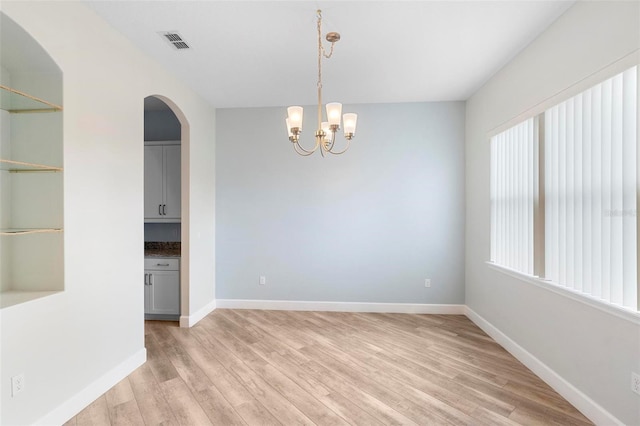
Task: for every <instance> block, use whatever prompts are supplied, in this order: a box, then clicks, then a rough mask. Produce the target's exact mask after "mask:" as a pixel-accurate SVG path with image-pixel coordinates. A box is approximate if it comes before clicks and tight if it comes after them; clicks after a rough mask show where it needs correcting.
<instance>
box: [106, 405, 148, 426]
mask: <svg viewBox="0 0 640 426" xmlns="http://www.w3.org/2000/svg"><path fill="white" fill-rule="evenodd" d="M109 418H110V420H111V424H112V425H114V426H125V425H131V426H144V424H145V423H144V420H143V419H142V415H141V414H140V409H139V408H138V404H137V402H136V400H135V399H132V400H130V401H127V402H123V403H120V404H118V405H116V406H113V407H109Z"/></svg>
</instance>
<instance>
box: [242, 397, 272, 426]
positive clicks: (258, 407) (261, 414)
mask: <svg viewBox="0 0 640 426" xmlns="http://www.w3.org/2000/svg"><path fill="white" fill-rule="evenodd" d="M236 411H238V414H240V416H242V418H243V419H244V421H245V422H246V423H247V424H248V425H261V426H262V425H264V426H280V425H282V423H280V422H279V421H278V420H277V419H276V418H275V417H273V415H272V414H271V413H270V412H269V410H267V409H266V408H264V406H263V405H262V404H260V403H259V402H258V401H252V402H247V403H245V404H242V405H241V406H239V407H237V408H236Z"/></svg>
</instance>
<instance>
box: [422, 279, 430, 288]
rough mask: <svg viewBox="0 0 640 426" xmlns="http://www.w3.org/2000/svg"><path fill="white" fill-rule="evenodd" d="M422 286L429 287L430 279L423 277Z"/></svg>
mask: <svg viewBox="0 0 640 426" xmlns="http://www.w3.org/2000/svg"><path fill="white" fill-rule="evenodd" d="M424 286H425V287H431V280H430V279H429V278H425V279H424Z"/></svg>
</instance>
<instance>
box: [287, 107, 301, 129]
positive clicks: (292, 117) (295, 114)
mask: <svg viewBox="0 0 640 426" xmlns="http://www.w3.org/2000/svg"><path fill="white" fill-rule="evenodd" d="M287 113H288V114H289V125H291V128H294V127H297V128H298V129H300V130H302V113H303V110H302V107H301V106H290V107H289V108H287Z"/></svg>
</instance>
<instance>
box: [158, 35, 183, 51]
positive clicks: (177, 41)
mask: <svg viewBox="0 0 640 426" xmlns="http://www.w3.org/2000/svg"><path fill="white" fill-rule="evenodd" d="M159 34H160V35H161V36H162V37H164V38H165V40H167V41H168V42H169V44H171V45H172V46H173V47H174V48H175V49H177V50H183V49H189V48H190V47H189V45H188V44H187V42H186V41H184V40H183V39H182V36H181V35H180V34H178V33H177V32H175V31H163V32H161V33H159Z"/></svg>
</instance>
